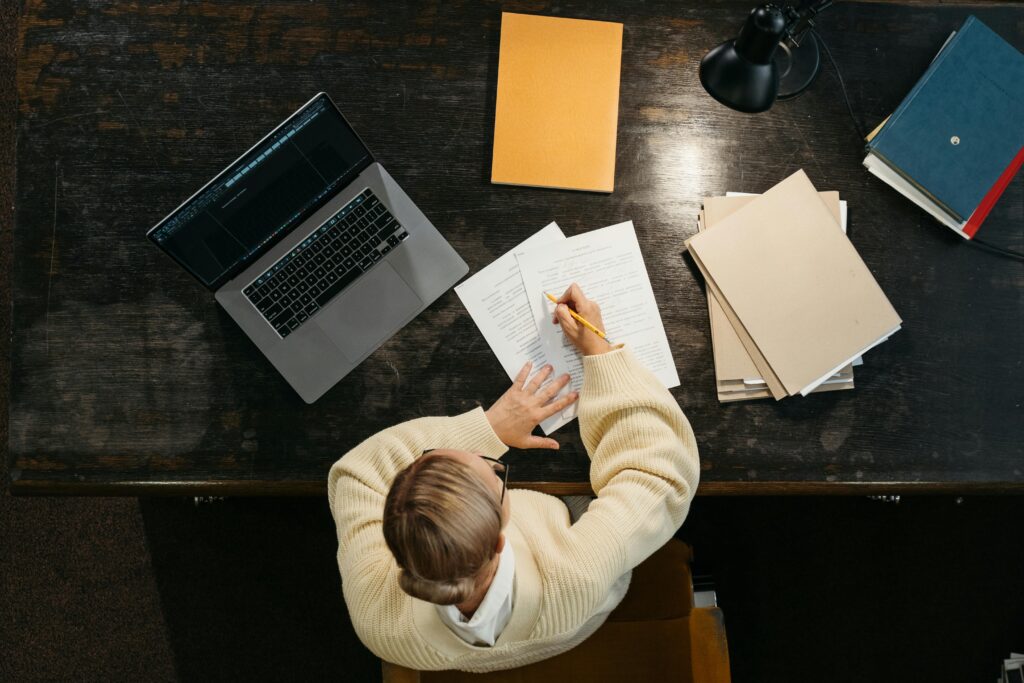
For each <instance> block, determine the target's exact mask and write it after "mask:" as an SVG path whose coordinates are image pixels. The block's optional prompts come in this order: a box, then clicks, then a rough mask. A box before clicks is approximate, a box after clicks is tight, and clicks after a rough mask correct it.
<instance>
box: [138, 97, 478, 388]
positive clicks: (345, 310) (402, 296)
mask: <svg viewBox="0 0 1024 683" xmlns="http://www.w3.org/2000/svg"><path fill="white" fill-rule="evenodd" d="M147 236H148V237H149V238H150V239H151V240H153V241H154V242H155V243H156V244H157V245H158V246H159V247H160V248H161V249H163V250H164V251H166V252H167V253H168V254H169V255H170V256H171V257H172V258H173V259H174V260H175V261H177V262H178V263H179V264H181V265H182V266H183V267H184V268H185V269H186V270H187V271H189V272H190V273H192V275H194V276H195V277H196V278H197V279H198V280H199V281H200V282H201V283H202V284H203V285H204V286H206V287H207V288H209V289H210V290H212V291H215V292H216V298H217V301H219V302H220V304H221V305H222V306H223V307H224V309H225V310H227V312H228V313H229V314H230V315H231V317H232V318H234V319H235V322H237V323H238V325H239V326H240V327H241V328H242V330H244V331H245V333H246V334H247V335H249V338H250V339H252V340H253V342H255V343H256V346H258V347H259V349H260V351H262V352H263V354H264V355H265V356H266V357H267V358H268V359H270V362H271V363H273V365H274V367H275V368H277V369H278V371H279V372H280V373H281V374H282V375H284V378H285V379H286V380H287V381H288V383H289V384H291V386H292V387H293V388H294V389H295V391H297V392H298V393H299V395H300V396H301V397H302V398H303V400H305V401H306V402H307V403H312V402H313V401H315V400H317V399H318V398H320V397H321V396H322V395H323V394H324V393H325V392H326V391H327V390H328V389H330V388H331V387H332V386H334V384H336V383H337V382H338V380H340V379H341V378H342V377H344V376H345V375H347V374H348V373H349V372H351V371H352V369H353V368H355V367H356V366H357V365H358V364H359V363H360V361H362V360H363V359H364V358H366V357H367V356H369V355H370V354H371V353H373V351H374V350H375V349H377V347H379V346H380V345H381V344H383V343H384V342H385V341H386V340H387V339H388V338H389V337H391V336H392V335H393V334H395V332H397V331H398V330H400V329H401V328H402V326H404V325H405V324H406V323H408V322H409V321H410V320H412V319H413V318H414V317H415V316H416V315H417V314H418V313H419V312H420V311H422V310H423V309H424V308H426V307H427V306H429V305H430V303H431V302H433V301H434V300H435V299H437V298H438V297H439V296H441V294H443V293H444V292H445V291H447V290H448V288H449V287H451V286H452V285H453V284H455V283H456V282H458V280H459V279H460V278H461V277H462V276H463V275H465V274H466V272H467V271H468V270H469V269H468V267H467V266H466V264H465V262H464V261H463V260H462V259H461V258H459V255H458V254H457V253H455V250H454V249H452V247H451V245H449V244H448V242H446V241H445V239H444V238H443V237H441V235H440V233H438V231H437V229H436V228H435V227H434V226H433V225H431V223H430V221H429V220H427V217H426V216H424V215H423V212H421V211H420V210H419V209H418V208H417V207H416V205H415V204H414V203H413V201H412V200H411V199H409V197H408V195H406V194H405V192H403V191H402V188H401V187H399V186H398V183H396V182H395V181H394V179H392V177H391V176H390V175H388V172H387V171H385V170H384V167H383V166H381V165H380V164H379V163H377V162H376V161H375V160H374V158H373V155H372V154H371V153H370V150H369V149H367V148H366V145H364V144H363V142H362V140H360V139H359V136H358V135H357V134H356V132H355V131H354V130H353V129H352V126H350V125H349V124H348V122H347V121H346V120H345V117H344V116H342V114H341V112H340V111H339V110H338V108H337V106H335V104H334V102H333V101H331V98H330V97H328V96H327V95H326V94H325V93H320V94H318V95H317V96H316V97H314V98H313V99H311V100H310V101H309V102H307V103H306V104H305V105H303V106H302V108H301V109H299V110H298V111H297V112H295V113H294V114H292V115H291V116H290V117H288V119H287V120H286V121H285V122H284V123H282V124H281V125H279V126H278V127H277V128H275V129H274V130H273V131H271V132H270V134H268V135H267V136H266V137H264V138H263V139H262V140H260V141H259V142H258V143H257V144H256V145H254V146H253V147H252V148H251V149H249V151H247V152H246V153H245V154H243V155H242V156H241V157H239V158H238V160H236V161H235V162H234V163H233V164H231V165H230V166H228V167H227V168H226V169H224V170H223V171H222V172H221V173H220V174H218V175H217V177H215V178H214V179H213V180H211V181H210V182H208V183H207V184H206V185H204V186H203V187H202V189H200V190H199V191H198V192H196V193H195V194H194V195H192V196H191V197H190V198H189V199H188V200H186V201H185V202H184V203H183V204H182V205H181V206H179V207H178V208H177V209H175V210H174V211H173V212H172V213H171V214H170V215H169V216H167V217H166V218H164V219H163V220H162V221H160V222H159V223H158V224H157V225H156V226H154V227H153V228H152V229H151V230H150V231H149V232H148V233H147Z"/></svg>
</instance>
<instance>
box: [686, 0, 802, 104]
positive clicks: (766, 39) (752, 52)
mask: <svg viewBox="0 0 1024 683" xmlns="http://www.w3.org/2000/svg"><path fill="white" fill-rule="evenodd" d="M785 30H786V18H785V16H783V13H782V10H780V9H779V8H778V7H776V6H775V5H771V4H768V5H761V6H760V7H756V8H755V9H754V11H752V12H751V13H750V16H748V17H747V21H746V23H745V24H744V25H743V28H742V29H741V30H740V34H739V36H737V37H736V40H727V41H726V42H724V43H722V44H721V45H719V46H718V47H715V48H714V49H712V50H711V51H710V52H708V53H707V54H706V55H704V59H702V60H701V61H700V84H701V85H703V86H704V89H705V90H707V91H708V94H709V95H711V96H712V97H714V98H715V99H716V100H718V101H719V102H721V103H722V104H724V105H725V106H727V107H730V108H732V109H736V110H737V111H742V112H747V113H749V114H755V113H757V112H761V111H766V110H768V109H770V108H771V106H772V104H774V103H775V97H776V95H777V94H778V91H779V71H778V67H777V66H776V65H775V62H774V60H773V57H774V56H775V50H776V48H778V46H779V41H780V40H782V36H783V34H784V33H785Z"/></svg>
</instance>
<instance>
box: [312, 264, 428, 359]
mask: <svg viewBox="0 0 1024 683" xmlns="http://www.w3.org/2000/svg"><path fill="white" fill-rule="evenodd" d="M421 308H423V302H422V301H421V300H420V298H419V297H418V296H416V293H415V292H414V291H412V289H410V288H409V285H407V284H405V280H403V279H402V278H401V276H400V275H399V274H398V273H396V272H395V269H394V268H392V267H391V266H390V265H389V264H388V263H379V264H377V266H376V267H375V268H374V269H373V270H371V271H370V272H369V273H367V274H366V275H363V276H362V277H361V278H359V279H358V280H357V281H356V283H355V284H354V285H352V286H351V287H349V288H348V289H347V290H346V291H345V292H344V293H342V294H341V296H339V297H337V298H336V299H334V300H333V301H331V302H330V303H329V304H328V305H327V308H326V309H325V310H323V311H321V312H320V315H318V316H317V317H316V322H317V324H319V325H320V327H321V328H322V329H323V330H324V332H326V333H327V334H328V336H330V338H331V340H332V341H333V342H334V343H335V344H337V345H338V348H339V349H341V352H342V353H344V354H345V356H346V357H347V358H348V359H349V360H350V361H352V362H353V363H355V362H358V361H359V360H360V359H362V358H363V356H365V355H366V354H367V353H369V352H370V351H372V350H373V349H374V348H375V347H376V346H377V344H379V343H380V342H381V341H383V340H384V339H386V338H387V337H390V336H391V335H392V334H394V333H395V332H397V331H398V330H399V328H400V327H401V326H402V325H403V324H404V323H405V322H406V321H407V320H408V319H409V317H410V316H412V315H414V314H416V313H417V312H419V310H420V309H421Z"/></svg>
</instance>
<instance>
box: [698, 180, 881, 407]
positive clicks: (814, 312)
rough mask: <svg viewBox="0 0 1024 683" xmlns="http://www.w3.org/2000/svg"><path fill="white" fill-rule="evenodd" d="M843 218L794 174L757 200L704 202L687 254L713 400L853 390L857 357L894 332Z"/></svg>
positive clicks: (829, 199)
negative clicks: (699, 296)
mask: <svg viewBox="0 0 1024 683" xmlns="http://www.w3.org/2000/svg"><path fill="white" fill-rule="evenodd" d="M766 197H767V200H765V198H766ZM846 217H847V207H846V202H844V201H840V199H839V193H838V192H816V191H815V189H814V187H813V185H811V182H810V180H809V179H808V178H807V176H806V175H805V174H804V173H803V172H802V171H799V172H797V173H796V174H794V175H793V176H790V178H787V179H786V180H785V181H783V182H782V183H780V184H779V185H777V186H776V187H774V188H772V189H771V190H769V192H767V193H765V195H742V194H739V193H727V195H726V196H724V197H707V198H705V199H704V204H703V209H702V211H701V213H700V215H699V216H698V219H697V224H698V235H697V236H695V237H693V238H691V239H690V240H689V241H688V242H687V247H688V249H689V250H690V253H691V254H692V255H693V257H694V261H695V262H696V263H697V265H698V267H699V268H700V270H701V271H702V273H703V274H704V277H705V280H706V282H707V285H708V286H707V299H708V313H709V316H710V319H711V339H712V346H713V350H714V360H715V377H716V391H717V395H718V399H719V401H722V402H730V401H742V400H749V399H758V398H770V397H771V398H775V399H781V398H784V397H785V396H789V395H793V394H797V393H799V394H801V395H807V394H810V393H818V392H825V391H841V390H847V389H853V387H854V383H853V368H854V366H856V365H860V364H862V362H863V361H862V358H861V356H862V354H863V352H864V351H866V350H868V349H870V348H872V347H873V346H875V345H877V344H879V343H881V342H882V341H885V339H887V338H888V337H889V335H891V334H892V333H894V332H895V331H896V330H898V329H899V327H900V324H901V321H900V319H899V316H898V315H897V314H896V312H895V310H894V309H893V308H892V306H891V305H890V304H889V301H888V299H887V298H886V297H885V294H884V293H882V291H881V289H880V288H879V287H878V284H877V283H876V282H875V280H874V278H873V277H872V276H871V274H870V272H869V271H868V270H867V267H866V266H865V265H864V263H863V261H862V260H861V259H860V256H859V255H858V254H857V252H856V250H855V249H854V248H853V245H852V244H851V243H850V242H849V240H848V239H847V238H846V237H845V232H846ZM832 231H834V233H832ZM709 237H716V238H717V239H715V240H711V239H707V238H709ZM773 361H774V362H773Z"/></svg>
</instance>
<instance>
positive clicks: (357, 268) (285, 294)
mask: <svg viewBox="0 0 1024 683" xmlns="http://www.w3.org/2000/svg"><path fill="white" fill-rule="evenodd" d="M408 236H409V233H408V232H407V231H406V230H405V228H403V227H402V226H401V224H400V223H399V222H398V221H397V220H395V217H394V216H392V215H391V212H390V211H388V210H387V208H386V207H385V206H384V204H382V203H381V202H380V200H378V199H377V197H376V196H375V195H374V194H373V192H371V191H370V190H368V189H367V190H364V191H363V193H362V194H360V195H359V196H358V197H356V198H355V199H353V200H352V201H350V202H349V203H348V204H346V205H345V206H344V207H342V209H341V210H340V211H338V212H337V213H336V214H334V215H333V216H331V218H330V219H328V220H327V221H326V222H325V223H324V224H323V225H321V226H320V227H319V228H317V229H316V232H314V233H312V234H311V235H310V236H309V237H307V238H306V239H304V240H302V242H300V243H299V244H297V245H295V248H294V249H292V250H291V251H290V252H288V253H287V254H285V255H284V256H283V257H281V259H280V260H279V261H278V262H277V263H275V264H274V265H272V266H271V267H270V268H268V269H267V270H266V271H265V272H264V273H263V274H262V275H260V276H259V277H258V278H256V279H255V280H254V281H253V282H252V284H250V285H249V286H248V287H246V288H245V289H243V290H242V293H243V294H245V296H246V298H248V299H249V301H251V302H252V304H253V305H254V306H255V307H256V308H257V310H259V312H260V313H261V314H263V317H264V318H266V319H267V321H268V322H269V323H270V325H271V327H273V328H274V329H275V330H277V333H278V334H279V335H281V337H282V338H284V337H287V336H288V335H289V334H291V333H292V332H294V331H295V330H297V329H298V328H299V327H300V326H301V325H302V324H303V323H304V322H306V321H307V320H309V319H310V318H311V317H312V316H313V315H315V314H316V312H317V311H318V310H320V309H321V308H322V307H324V306H325V305H327V302H329V301H330V300H331V299H333V298H334V297H335V296H337V295H338V294H339V293H340V292H341V291H342V290H343V289H345V288H346V287H348V286H349V285H350V284H352V283H353V282H355V280H356V279H358V277H359V276H360V275H362V274H363V273H365V272H366V271H368V270H369V269H370V268H372V267H373V264H375V263H377V261H380V260H381V258H383V257H384V254H386V253H388V252H389V251H391V250H392V249H394V248H395V247H396V246H398V244H399V243H400V242H401V241H402V240H404V239H406V238H407V237H408Z"/></svg>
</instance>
